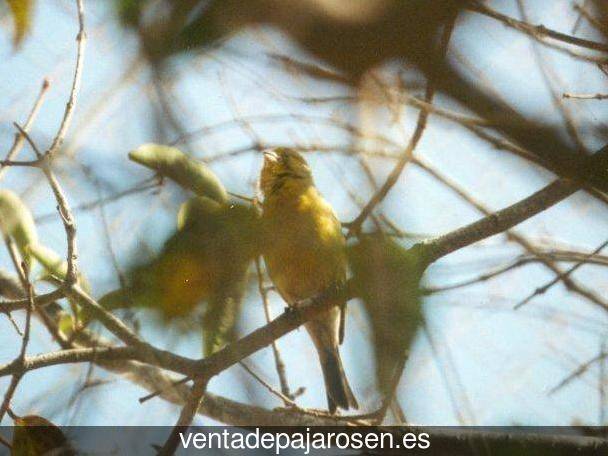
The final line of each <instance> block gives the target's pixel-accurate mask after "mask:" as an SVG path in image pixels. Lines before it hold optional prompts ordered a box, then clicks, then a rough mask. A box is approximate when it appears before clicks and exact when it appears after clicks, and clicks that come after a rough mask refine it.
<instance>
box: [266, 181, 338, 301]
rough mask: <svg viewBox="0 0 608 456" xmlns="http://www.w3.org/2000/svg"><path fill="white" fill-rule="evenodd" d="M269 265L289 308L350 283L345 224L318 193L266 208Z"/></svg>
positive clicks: (269, 269)
mask: <svg viewBox="0 0 608 456" xmlns="http://www.w3.org/2000/svg"><path fill="white" fill-rule="evenodd" d="M263 222H264V228H265V234H266V235H265V241H264V248H263V254H264V260H265V263H266V266H267V269H268V272H269V274H270V277H271V279H272V281H273V283H274V284H275V286H276V287H277V289H278V291H279V293H280V294H281V295H282V296H283V298H284V299H285V300H286V301H287V302H288V303H290V302H291V303H292V302H294V301H297V300H301V299H306V298H310V297H314V296H316V295H317V294H319V293H322V292H323V291H325V290H326V289H327V287H329V286H331V285H332V284H335V283H339V282H342V281H344V278H345V275H346V257H345V248H344V244H345V242H344V237H343V235H342V231H341V227H340V222H339V221H338V219H337V218H336V216H335V214H334V212H333V210H332V209H331V207H330V206H329V204H327V202H325V200H323V198H322V197H321V196H320V195H319V194H318V193H317V192H316V190H315V189H314V188H312V190H311V191H309V192H306V193H304V194H302V195H299V197H297V198H284V199H280V198H275V199H273V200H271V201H268V202H265V205H264V212H263Z"/></svg>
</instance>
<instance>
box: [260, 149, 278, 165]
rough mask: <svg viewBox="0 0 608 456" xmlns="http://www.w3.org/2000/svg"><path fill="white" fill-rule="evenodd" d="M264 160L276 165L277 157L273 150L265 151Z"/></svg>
mask: <svg viewBox="0 0 608 456" xmlns="http://www.w3.org/2000/svg"><path fill="white" fill-rule="evenodd" d="M263 154H264V160H267V161H269V162H273V163H276V162H277V161H278V160H279V155H278V154H277V153H276V152H275V151H274V150H265V151H264V152H263Z"/></svg>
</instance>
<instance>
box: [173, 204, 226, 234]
mask: <svg viewBox="0 0 608 456" xmlns="http://www.w3.org/2000/svg"><path fill="white" fill-rule="evenodd" d="M221 208H222V206H221V205H220V204H219V203H217V202H216V201H215V200H212V199H210V198H207V197H206V196H196V197H194V198H190V199H189V200H188V201H186V202H184V203H182V205H181V206H180V207H179V211H178V213H177V229H178V230H182V229H184V228H186V227H187V226H190V225H192V224H193V223H197V222H198V221H199V220H202V219H205V218H207V217H212V216H213V215H214V214H217V213H218V212H219V211H220V210H221Z"/></svg>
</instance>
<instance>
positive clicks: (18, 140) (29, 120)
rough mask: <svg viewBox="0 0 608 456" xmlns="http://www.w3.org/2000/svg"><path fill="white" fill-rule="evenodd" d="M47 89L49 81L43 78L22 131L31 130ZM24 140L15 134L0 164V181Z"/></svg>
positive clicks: (18, 134)
mask: <svg viewBox="0 0 608 456" xmlns="http://www.w3.org/2000/svg"><path fill="white" fill-rule="evenodd" d="M49 87H50V83H49V80H48V79H46V78H45V79H44V80H43V81H42V87H41V88H40V92H38V96H37V97H36V101H35V102H34V106H32V110H31V111H30V114H29V116H28V117H27V119H26V121H25V123H24V124H23V129H24V130H25V131H29V130H30V128H32V125H33V124H34V121H35V120H36V117H37V116H38V112H39V111H40V108H41V107H42V104H43V103H44V98H45V95H46V93H47V92H48V89H49ZM24 139H25V137H24V136H23V135H22V134H21V133H20V132H19V133H16V134H15V140H14V141H13V145H12V147H11V149H10V150H9V151H8V153H7V154H6V158H5V160H4V162H3V163H0V179H2V176H3V175H4V173H5V172H6V169H7V168H8V165H6V163H11V162H12V161H13V160H14V159H15V157H16V156H17V154H19V151H20V150H21V147H23V141H24Z"/></svg>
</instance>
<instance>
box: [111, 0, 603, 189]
mask: <svg viewBox="0 0 608 456" xmlns="http://www.w3.org/2000/svg"><path fill="white" fill-rule="evenodd" d="M114 1H115V3H116V10H117V12H118V15H119V17H120V19H121V21H122V23H123V24H124V25H125V26H126V27H127V28H129V29H131V30H134V31H135V33H137V35H138V36H139V40H140V43H141V49H142V53H143V54H144V55H145V56H146V57H147V58H148V60H149V61H150V62H151V63H152V64H153V65H155V66H159V67H160V68H162V65H159V64H161V63H162V62H163V61H164V60H166V59H168V58H170V57H173V56H176V55H190V56H196V55H199V54H200V53H202V52H205V51H207V50H209V49H213V48H215V47H218V46H219V45H221V44H222V42H223V41H226V40H228V39H229V38H230V37H232V36H233V35H235V34H237V33H238V32H240V31H241V30H243V29H245V28H247V27H251V26H256V25H269V26H273V27H275V28H277V29H279V30H281V31H282V32H284V33H285V34H287V35H289V37H290V38H291V39H292V40H293V41H294V42H296V43H297V44H298V45H299V46H300V47H301V48H302V49H303V50H304V51H306V52H307V53H310V54H312V55H314V56H315V57H317V58H318V59H320V60H322V61H323V62H325V63H327V64H329V65H330V66H331V67H332V68H333V69H335V70H337V71H339V72H340V73H341V74H340V75H339V76H341V77H342V76H343V79H342V82H347V83H349V84H351V85H353V86H357V85H358V84H359V82H360V80H361V78H362V76H363V75H364V74H365V73H366V72H367V71H368V70H370V69H373V68H376V67H378V66H380V65H382V64H384V63H386V62H391V61H393V62H399V63H401V64H405V65H408V66H404V69H405V70H406V72H407V74H408V76H409V78H408V79H413V78H416V79H418V78H419V76H420V75H421V74H422V75H423V76H424V78H425V79H426V80H428V81H432V82H433V86H434V88H435V90H436V91H437V92H441V93H443V94H444V95H446V96H447V97H449V98H451V99H452V100H453V101H455V102H457V103H459V104H461V105H462V106H463V107H464V108H466V109H468V110H470V111H471V112H472V113H474V114H476V115H478V116H480V117H482V118H486V119H490V120H491V121H492V124H493V129H494V130H496V132H498V133H499V134H500V135H502V136H504V137H505V138H506V139H508V140H510V141H511V142H514V143H515V144H517V145H519V146H521V147H522V148H523V149H524V150H526V157H527V158H528V159H529V160H531V161H533V162H535V163H537V164H539V165H541V166H543V167H545V168H547V169H548V170H550V171H552V172H554V173H556V174H558V175H559V176H561V177H567V178H575V179H578V180H580V181H581V182H584V183H588V184H590V185H592V186H594V187H596V188H598V189H600V190H602V191H608V167H606V166H605V158H600V157H594V158H592V159H591V158H590V157H589V156H588V154H587V153H586V151H584V150H583V149H582V148H581V147H579V146H578V145H577V144H573V143H572V142H571V141H569V140H568V139H566V138H565V137H564V135H563V127H562V125H559V124H555V123H553V122H551V120H550V117H549V116H546V117H545V118H533V117H531V116H530V115H528V114H527V113H525V112H523V111H522V112H520V111H518V110H517V109H515V108H513V107H511V106H509V105H508V104H505V103H504V102H503V101H502V100H501V99H500V98H497V97H496V95H495V93H492V92H491V91H488V90H486V88H485V87H484V84H480V83H479V81H477V80H475V79H474V78H473V79H472V78H471V77H470V75H469V74H468V72H467V71H463V67H462V65H461V64H460V63H458V62H455V61H446V59H445V55H444V52H443V51H442V44H441V41H442V40H443V39H449V33H448V34H444V36H443V38H442V34H443V32H444V31H446V30H449V29H450V27H449V26H448V27H447V28H446V27H445V26H446V25H448V24H450V23H452V22H453V21H454V18H455V17H456V16H458V15H461V16H464V15H465V14H472V13H471V12H472V11H476V12H481V13H482V14H484V13H483V8H480V7H479V5H476V2H469V1H465V0H432V1H431V0H366V1H358V2H353V1H351V0H291V1H285V0H248V1H247V2H243V1H242V0H159V1H149V0H144V1H139V2H137V1H134V0H114ZM593 3H594V4H595V10H597V22H598V23H599V24H605V23H606V17H607V15H608V7H607V6H606V2H605V1H604V0H595V1H594V2H593ZM464 10H466V11H464ZM490 16H491V14H490ZM494 19H496V18H494ZM458 24H459V26H461V27H462V28H464V29H466V27H468V26H469V25H468V21H467V20H466V18H463V19H462V20H459V21H458ZM500 24H501V22H500V21H498V20H496V21H495V25H496V26H500ZM602 29H604V27H603V26H602ZM444 44H445V43H444ZM455 60H457V59H455ZM276 61H277V62H279V63H282V64H285V63H286V60H285V59H276ZM292 63H293V62H292ZM292 68H293V66H292ZM332 73H335V72H331V71H330V72H328V71H325V72H319V71H317V72H316V75H317V77H323V74H325V75H331V76H330V77H329V79H330V80H331V79H333V78H334V76H333V75H332ZM307 74H311V72H307ZM597 133H598V137H600V138H601V139H600V140H601V141H604V142H606V141H608V133H607V130H606V129H604V128H598V129H597ZM598 160H601V161H600V162H599V163H598Z"/></svg>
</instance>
